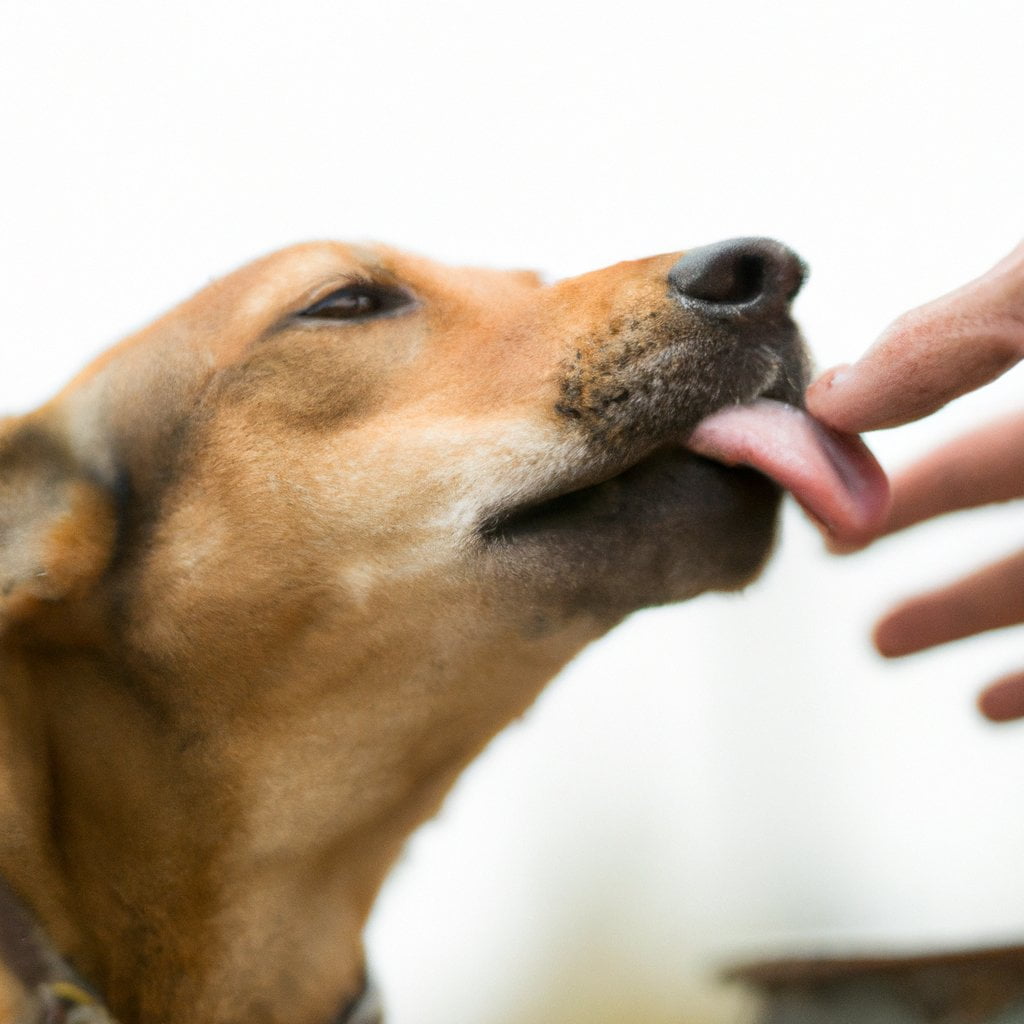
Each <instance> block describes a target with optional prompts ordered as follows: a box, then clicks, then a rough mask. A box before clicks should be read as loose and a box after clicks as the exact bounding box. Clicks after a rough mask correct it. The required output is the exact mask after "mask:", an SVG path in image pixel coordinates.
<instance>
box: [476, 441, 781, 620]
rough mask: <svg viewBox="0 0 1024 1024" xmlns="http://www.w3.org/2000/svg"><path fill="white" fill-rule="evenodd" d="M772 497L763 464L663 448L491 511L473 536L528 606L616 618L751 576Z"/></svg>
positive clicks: (771, 513)
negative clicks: (597, 477)
mask: <svg viewBox="0 0 1024 1024" xmlns="http://www.w3.org/2000/svg"><path fill="white" fill-rule="evenodd" d="M780 497H781V491H780V489H779V488H778V487H777V486H776V485H775V484H774V483H773V482H772V481H771V480H769V479H768V478H767V477H765V476H763V475H761V474H760V473H757V472H755V471H753V470H750V469H745V468H727V467H725V466H722V465H720V464H719V463H716V462H711V461H709V460H706V459H703V458H701V457H699V456H696V455H694V454H693V453H692V452H689V451H687V450H686V449H684V448H682V447H677V446H671V447H666V448H662V449H659V450H658V451H656V452H654V453H653V454H652V455H650V456H648V457H647V458H645V459H643V460H642V461H640V462H638V463H636V464H634V465H632V466H630V467H629V468H628V469H625V470H624V471H622V472H620V473H618V474H617V475H615V476H612V477H611V478H610V479H607V480H603V481H601V482H599V483H596V484H591V485H589V486H584V487H580V488H576V489H571V488H570V489H566V490H565V491H563V492H561V493H556V494H554V495H553V496H552V497H548V498H545V499H543V500H541V501H538V502H536V503H531V504H526V505H523V506H519V507H515V508H511V509H507V510H505V511H503V512H499V513H497V514H495V515H492V516H490V517H489V518H488V519H487V520H486V521H485V522H484V523H483V524H482V526H481V529H480V536H481V538H482V540H483V543H484V545H485V546H486V548H487V549H488V555H489V558H490V559H491V560H492V561H493V562H494V563H496V565H497V567H498V570H499V571H500V572H502V574H506V573H507V574H508V577H509V579H510V582H513V583H516V584H518V585H519V586H522V587H525V588H527V589H529V590H531V591H532V594H533V598H534V602H535V604H536V603H539V604H540V605H542V606H550V607H553V608H559V609H562V610H564V611H566V612H590V613H595V614H599V615H602V616H608V617H611V618H621V617H622V616H623V615H626V614H628V613H629V612H631V611H635V610H636V609H638V608H643V607H646V606H650V605H657V604H666V603H669V602H673V601H683V600H686V599H687V598H690V597H694V596H696V595H697V594H700V593H702V592H704V591H707V590H736V589H739V588H740V587H743V586H744V585H746V584H747V583H749V582H751V580H753V579H754V578H755V577H756V576H757V575H758V573H759V572H760V570H761V568H762V567H763V566H764V564H765V562H766V561H767V558H768V555H769V553H770V552H771V548H772V544H773V540H774V536H775V526H776V519H777V513H778V507H779V501H780Z"/></svg>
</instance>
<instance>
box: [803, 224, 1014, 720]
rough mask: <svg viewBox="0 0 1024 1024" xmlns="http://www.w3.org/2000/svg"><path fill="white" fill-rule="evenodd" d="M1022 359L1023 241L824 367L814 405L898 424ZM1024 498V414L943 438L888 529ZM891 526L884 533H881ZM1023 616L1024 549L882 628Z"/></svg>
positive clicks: (889, 642) (961, 631) (918, 642)
mask: <svg viewBox="0 0 1024 1024" xmlns="http://www.w3.org/2000/svg"><path fill="white" fill-rule="evenodd" d="M1022 358H1024V244H1021V245H1019V246H1018V247H1017V248H1016V249H1015V250H1014V251H1013V252H1012V253H1010V255H1009V256H1007V257H1006V258H1005V259H1004V260H1002V262H1000V263H999V264H997V265H996V266H995V267H993V268H992V270H990V271H989V272H988V273H987V274H985V275H984V276H982V277H981V278H979V279H978V280H977V281H973V282H971V283H970V284H968V285H966V286H965V287H963V288H960V289H958V290H957V291H955V292H952V293H950V294H949V295H946V296H943V297H942V298H940V299H937V300H935V301H934V302H931V303H929V304H927V305H925V306H922V307H920V308H919V309H915V310H912V311H911V312H909V313H906V314H904V315H903V316H901V317H900V318H899V319H898V320H896V321H895V322H894V323H893V324H892V325H891V326H890V327H889V328H888V329H887V330H886V331H885V332H884V333H883V334H882V336H881V337H880V338H879V340H878V341H877V342H876V343H875V344H874V345H873V346H872V347H871V349H869V351H868V352H867V353H866V354H865V355H864V357H863V358H862V359H861V360H860V361H859V362H858V363H856V364H855V365H853V366H850V367H838V368H836V369H833V370H829V371H827V372H826V373H824V374H823V375H822V376H821V377H820V378H819V379H818V380H817V381H815V382H814V383H813V384H812V385H811V387H810V388H809V389H808V392H807V406H808V409H809V411H810V412H811V413H812V414H813V415H814V416H816V417H817V418H818V419H821V420H823V421H824V422H826V423H828V424H829V425H831V426H833V427H836V428H837V429H840V430H843V431H846V432H849V433H859V432H861V431H865V430H874V429H878V428H881V427H893V426H898V425H900V424H903V423H908V422H910V421H912V420H916V419H920V418H922V417H924V416H927V415H929V414H930V413H932V412H935V411H936V410H937V409H940V408H941V407H942V406H943V405H945V404H946V403H947V402H949V401H951V400H952V399H953V398H956V397H957V396H959V395H962V394H965V393H967V392H968V391H973V390H975V389H976V388H979V387H981V386H982V385H984V384H987V383H988V382H989V381H991V380H994V379H995V378H996V377H998V376H999V375H1000V374H1002V373H1004V372H1005V371H1006V370H1008V369H1009V368H1010V367H1011V366H1013V365H1014V364H1015V363H1017V362H1019V361H1020V360H1021V359H1022ZM1018 497H1024V414H1016V415H1013V416H1009V417H1006V418H1004V419H1001V420H999V421H997V422H995V423H992V424H990V425H988V426H986V427H982V428H981V429H979V430H976V431H974V432H972V433H970V434H968V435H966V436H965V437H962V438H960V439H958V440H956V441H953V442H952V443H950V444H947V445H944V446H943V447H941V448H939V449H938V450H936V451H934V452H932V453H931V454H930V455H928V456H926V457H925V458H924V459H922V460H920V461H919V462H917V463H916V464H914V465H912V466H910V467H909V468H908V469H906V470H905V471H903V472H902V473H900V474H899V475H897V476H896V477H895V478H894V479H893V481H892V507H891V511H890V514H889V518H888V521H887V523H886V525H885V528H884V530H883V531H882V533H883V534H888V533H893V532H895V531H897V530H902V529H904V528H906V527H908V526H912V525H913V524H914V523H919V522H922V521H923V520H926V519H931V518H933V517H934V516H938V515H942V514H944V513H947V512H952V511H955V510H957V509H964V508H971V507H976V506H980V505H985V504H990V503H992V502H1001V501H1009V500H1011V499H1013V498H1018ZM880 535H881V534H880ZM1018 623H1024V552H1021V553H1019V554H1017V555H1014V556H1011V557H1009V558H1006V559H1004V560H1002V561H1000V562H998V563H996V564H994V565H990V566H987V567H985V568H982V569H980V570H978V571H977V572H975V573H973V574H972V575H970V576H968V577H966V578H965V579H962V580H959V581H957V582H955V583H952V584H950V585H948V586H946V587H942V588H940V589H938V590H935V591H931V592H929V593H925V594H921V595H918V596H916V597H912V598H910V599H908V600H906V601H904V602H902V603H901V604H900V605H898V606H897V607H895V608H894V609H892V610H891V611H890V612H889V613H888V614H887V615H886V616H885V617H884V618H882V620H881V621H880V622H879V623H878V625H877V626H876V628H875V644H876V646H877V647H878V649H879V651H880V652H881V653H882V654H884V655H886V656H888V657H898V656H901V655H904V654H911V653H914V652H916V651H921V650H925V649H927V648H930V647H934V646H937V645H938V644H942V643H947V642H949V641H951V640H957V639H960V638H962V637H966V636H973V635H975V634H977V633H982V632H985V631H986V630H990V629H998V628H1000V627H1003V626H1010V625H1015V624H1018ZM979 705H980V707H981V710H982V712H983V713H984V714H985V715H986V716H987V717H988V718H990V719H993V720H995V721H1006V720H1009V719H1013V718H1020V717H1024V672H1019V673H1014V674H1012V675H1009V676H1006V677H1004V678H1002V679H1000V680H998V681H997V682H995V683H994V684H992V685H991V686H989V687H988V688H987V689H986V690H985V691H984V692H983V693H982V695H981V697H980V699H979Z"/></svg>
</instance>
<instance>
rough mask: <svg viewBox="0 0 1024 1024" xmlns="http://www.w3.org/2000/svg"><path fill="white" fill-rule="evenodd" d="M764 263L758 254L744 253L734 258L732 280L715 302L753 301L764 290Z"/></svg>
mask: <svg viewBox="0 0 1024 1024" xmlns="http://www.w3.org/2000/svg"><path fill="white" fill-rule="evenodd" d="M764 279H765V265H764V260H763V259H762V258H761V257H760V256H755V255H744V256H740V257H739V259H737V260H736V263H735V267H734V270H733V274H732V280H731V282H729V284H728V286H727V287H726V288H725V289H724V290H723V291H722V293H721V295H720V297H718V298H716V299H715V300H714V301H716V302H753V301H754V300H755V299H756V298H757V297H758V296H759V295H760V294H761V293H762V292H763V291H764Z"/></svg>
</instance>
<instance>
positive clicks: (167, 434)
mask: <svg viewBox="0 0 1024 1024" xmlns="http://www.w3.org/2000/svg"><path fill="white" fill-rule="evenodd" d="M803 276H804V267H803V264H802V263H801V262H800V260H799V259H798V258H797V257H796V256H795V255H794V254H793V253H792V252H791V251H790V250H788V249H787V248H786V247H784V246H783V245H781V244H779V243H777V242H774V241H771V240H766V239H738V240H732V241H729V242H724V243H718V244H715V245H711V246H705V247H701V248H699V249H694V250H690V251H688V252H684V253H673V254H669V255H664V256H657V257H653V258H650V259H643V260H638V261H633V262H627V263H622V264H619V265H616V266H613V267H610V268H608V269H605V270H601V271H597V272H594V273H590V274H585V275H583V276H580V277H576V278H572V279H568V280H564V281H561V282H557V283H554V284H545V283H544V282H542V280H541V279H540V278H539V277H537V275H535V274H533V273H530V272H498V271H489V270H476V269H457V268H444V267H441V266H438V265H437V264H434V263H432V262H430V261H428V260H426V259H423V258H420V257H416V256H410V255H405V254H402V253H400V252H398V251H396V250H393V249H391V248H387V247H384V246H377V245H343V244H339V243H329V242H317V243H308V244H304V245H299V246H296V247H292V248H289V249H286V250H284V251H282V252H279V253H276V254H274V255H271V256H268V257H265V258H263V259H260V260H258V261H257V262H255V263H252V264H250V265H249V266H246V267H244V268H242V269H241V270H238V271H236V272H235V273H232V274H230V275H229V276H226V277H224V278H223V279H221V280H218V281H215V282H214V283H212V284H211V285H210V286H209V287H207V288H206V289H205V290H203V291H201V292H200V293H199V294H198V295H196V296H195V297H193V298H192V299H190V300H189V301H186V302H185V303H184V304H183V305H181V306H180V307H178V308H177V309H175V310H174V311H172V312H171V313H169V314H167V315H165V316H164V317H162V318H161V319H159V320H157V321H156V322H155V323H154V324H153V325H152V326H150V327H148V328H146V329H145V330H143V331H141V332H140V333H138V334H137V335H134V336H133V337H130V338H129V339H127V340H126V341H124V342H122V343H121V344H119V345H117V346H116V347H114V348H113V349H112V350H110V351H109V352H107V353H106V354H105V355H103V356H101V357H100V358H99V359H98V360H96V361H95V362H94V363H93V364H92V365H91V366H89V367H88V368H87V369H86V370H84V371H83V372H82V373H81V374H80V375H79V376H78V377H77V378H75V379H74V380H73V381H72V382H71V384H70V385H69V386H68V387H67V388H66V389H65V390H64V391H62V392H61V393H60V394H59V395H58V396H57V397H56V398H55V399H53V400H52V401H51V402H49V403H48V404H46V405H44V406H43V407H42V408H40V409H39V410H37V411H35V412H33V413H30V414H28V415H26V416H22V417H17V418H9V419H7V420H5V421H3V422H2V424H0V631H2V639H0V751H2V755H0V822H2V829H0V877H2V879H3V885H2V887H0V963H2V966H0V1011H2V1013H3V1016H2V1019H3V1020H4V1021H12V1020H14V1021H19V1022H35V1021H37V1020H43V1019H46V1020H82V1021H84V1020H101V1019H102V1020H106V1019H111V1018H113V1019H116V1020H118V1021H120V1022H122V1024H157V1022H159V1024H167V1022H172V1021H175V1022H177V1021H181V1022H185V1021H188V1022H201V1024H234V1022H242V1021H245V1022H250V1024H256V1022H261V1024H328V1022H342V1021H344V1022H348V1024H354V1022H356V1021H359V1022H364V1021H371V1020H375V1019H377V1016H376V1014H377V1011H376V1010H374V1009H373V1008H372V1004H371V1000H370V999H369V997H368V996H367V995H366V983H365V968H364V956H363V951H362V945H361V939H360V932H361V929H362V926H363V924H364V922H365V920H366V918H367V915H368V913H369V911H370V908H371V905H372V903H373V901H374V897H375V894H376V893H377V891H378V888H379V886H380V885H381V883H382V880H383V878H384V876H385V874H386V873H387V871H388V868H389V866H390V865H391V864H392V863H393V862H394V860H395V858H396V856H397V855H398V854H399V852H400V850H401V849H402V845H403V842H404V841H405V839H406V838H407V836H408V835H409V833H410V832H411V831H412V830H413V829H414V828H415V827H416V826H417V825H418V824H419V823H421V822H422V821H423V820H424V819H426V818H427V817H429V816H430V815H431V814H432V813H434V811H435V810H436V809H437V807H438V806H439V804H440V802H441V800H442V798H443V797H444V795H445V793H446V792H447V790H448V789H449V787H450V786H451V785H452V783H453V781H454V780H455V778H456V777H457V776H458V774H459V773H460V771H461V770H462V769H463V768H464V767H465V765H466V764H467V763H468V762H469V761H471V760H472V759H473V757H474V756H475V755H476V754H477V753H478V752H479V751H480V750H481V749H482V748H483V747H484V745H485V744H486V743H487V742H488V741H489V740H490V739H491V737H493V736H494V734H495V733H496V732H497V731H498V730H500V729H501V728H502V727H503V726H504V725H505V724H507V723H508V722H509V721H511V720H513V719H515V718H516V717H518V716H520V715H522V714H523V713H524V711H525V710H526V709H527V708H528V707H529V706H530V704H531V702H532V701H533V700H534V698H535V697H536V695H537V694H538V692H539V691H540V690H541V688H542V687H543V686H544V684H545V683H546V682H547V681H548V680H549V679H550V678H551V677H552V676H553V675H555V673H557V672H558V671H559V669H560V668H561V667H562V666H564V665H565V664H566V662H568V661H569V660H570V659H571V658H572V657H573V656H574V655H575V654H576V653H577V652H578V651H579V650H580V649H581V648H582V647H584V646H585V645H586V644H588V643H589V642H591V641H592V640H594V639H595V638H597V637H599V636H601V635H602V634H604V633H605V632H606V631H607V630H609V629H610V628H611V627H612V626H614V625H615V624H616V623H618V622H620V621H621V620H622V619H623V618H624V617H625V616H627V615H629V614H630V613H631V612H633V611H635V610H637V609H639V608H642V607H646V606H650V605H657V604H663V603H666V602H673V601H681V600H685V599H687V598H690V597H693V596H695V595H697V594H700V593H702V592H704V591H707V590H734V589H738V588H741V587H743V586H745V585H746V584H747V583H749V582H750V581H751V580H752V579H753V578H754V577H755V576H756V575H757V574H758V572H759V570H760V569H761V567H762V566H763V564H764V562H765V560H766V558H767V556H768V554H769V551H770V549H771V547H772V543H773V537H774V533H775V521H776V516H777V508H778V505H779V500H780V494H781V488H782V487H787V488H790V489H791V490H793V491H794V493H796V495H797V497H798V498H799V499H800V500H801V501H802V502H803V503H804V504H805V505H806V506H807V507H808V509H809V510H810V511H811V513H812V514H813V515H815V516H816V517H817V518H818V519H819V520H821V521H822V522H823V523H824V524H825V525H826V526H827V527H828V528H829V529H831V530H832V531H833V532H835V533H837V534H839V535H843V536H847V537H849V536H852V535H855V534H857V533H858V531H863V530H866V529H868V528H869V526H870V524H871V523H872V522H876V521H877V519H878V516H879V514H880V513H879V508H880V505H881V502H882V501H883V498H882V497H881V492H882V484H881V483H880V482H879V474H878V471H877V467H876V466H873V465H872V463H871V460H870V456H869V455H867V453H866V449H862V448H861V447H858V445H859V442H857V441H856V440H855V439H850V438H840V437H838V436H837V435H831V434H829V433H828V432H826V431H824V429H823V428H820V427H818V426H816V425H815V424H814V423H813V422H811V421H809V420H808V418H807V417H806V415H805V414H803V413H802V412H800V409H799V407H800V404H801V396H802V393H803V390H804V387H805V385H806V382H807V378H808V360H807V356H806V354H805V350H804V345H803V342H802V340H801V337H800V334H799V332H798V330H797V328H796V326H795V324H794V322H793V320H792V318H791V315H790V303H791V301H792V299H793V297H794V296H795V295H796V293H797V291H798V289H799V288H800V285H801V282H802V280H803ZM767 438H771V440H770V441H769V440H766V439H767ZM780 439H781V440H780ZM780 453H781V454H780ZM793 453H797V454H796V455H794V454H793ZM770 477H773V478H774V479H770ZM780 485H781V486H780ZM101 1004H102V1006H101ZM103 1007H105V1009H104V1008H103ZM107 1014H109V1015H110V1016H109V1017H108V1016H106V1015H107ZM76 1015H77V1016H76Z"/></svg>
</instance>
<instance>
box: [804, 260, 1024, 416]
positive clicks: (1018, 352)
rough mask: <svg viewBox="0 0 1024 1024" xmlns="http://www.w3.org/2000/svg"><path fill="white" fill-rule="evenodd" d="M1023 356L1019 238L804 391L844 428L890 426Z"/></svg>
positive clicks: (811, 405)
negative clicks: (982, 269) (989, 264)
mask: <svg viewBox="0 0 1024 1024" xmlns="http://www.w3.org/2000/svg"><path fill="white" fill-rule="evenodd" d="M1022 357H1024V243H1022V244H1021V245H1019V246H1018V247H1017V248H1016V249H1015V250H1014V251H1013V252H1012V253H1010V255H1009V256H1007V257H1006V258H1005V259H1004V260H1003V261H1002V262H1000V263H999V264H997V265H996V266H995V267H993V268H992V269H991V270H990V271H989V272H988V273H987V274H985V275H984V276H983V277H980V278H978V280H976V281H973V282H971V283H970V284H968V285H966V286H964V287H963V288H960V289H958V290H957V291H955V292H952V293H950V294H949V295H945V296H943V297H942V298H940V299H936V300H935V301H934V302H931V303H928V304H927V305H925V306H921V307H920V308H919V309H915V310H912V311H911V312H909V313H906V314H905V315H903V316H901V317H900V318H899V319H898V320H896V321H895V322H894V323H893V324H892V325H891V326H890V327H889V328H887V329H886V331H884V332H883V334H882V336H881V337H880V338H879V339H878V341H876V342H875V344H874V345H873V346H872V347H871V348H870V349H869V350H868V352H867V353H866V354H865V355H864V356H863V358H861V360H860V361H859V362H857V363H856V364H854V365H853V366H843V367H837V368H835V369H832V370H829V371H827V372H826V373H824V374H822V376H821V377H819V378H818V380H816V381H815V382H814V383H813V384H812V385H811V387H810V388H809V389H808V391H807V407H808V409H809V411H810V412H811V413H812V414H813V415H814V416H816V417H817V418H818V419H821V420H823V421H824V422H825V423H828V424H829V425H830V426H832V427H835V428H836V429H838V430H842V431H845V432H847V433H861V432H862V431H865V430H876V429H879V428H881V427H895V426H898V425H900V424H901V423H909V422H910V421H911V420H916V419H920V418H921V417H922V416H927V415H928V414H929V413H932V412H935V410H936V409H939V408H941V407H942V406H943V405H945V404H946V403H947V402H949V401H951V400H952V399H954V398H956V397H958V396H959V395H963V394H965V393H966V392H968V391H973V390H974V389H976V388H979V387H981V386H982V385H983V384H987V383H988V382H989V381H991V380H994V379H995V378H996V377H998V376H999V375H1000V374H1002V373H1005V372H1006V370H1008V369H1009V368H1010V367H1011V366H1013V365H1014V364H1015V363H1017V362H1018V361H1019V360H1020V359H1021V358H1022Z"/></svg>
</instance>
